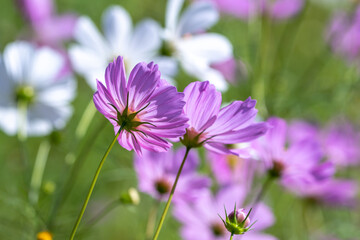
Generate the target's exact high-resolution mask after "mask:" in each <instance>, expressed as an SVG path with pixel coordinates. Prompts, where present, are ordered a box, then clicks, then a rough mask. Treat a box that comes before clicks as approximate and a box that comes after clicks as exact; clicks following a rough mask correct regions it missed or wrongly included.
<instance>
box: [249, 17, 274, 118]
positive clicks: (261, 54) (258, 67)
mask: <svg viewBox="0 0 360 240" xmlns="http://www.w3.org/2000/svg"><path fill="white" fill-rule="evenodd" d="M268 21H269V20H268V19H267V18H266V17H262V19H261V36H260V47H259V50H258V52H257V59H256V64H255V69H254V73H253V76H252V80H253V85H252V93H251V94H252V96H253V97H254V98H256V99H257V100H258V103H259V105H258V109H259V111H260V112H261V113H262V115H263V116H266V115H267V109H266V103H265V100H266V92H265V87H266V79H265V78H266V60H267V54H268V45H269V37H270V36H269V35H270V23H269V22H268Z"/></svg>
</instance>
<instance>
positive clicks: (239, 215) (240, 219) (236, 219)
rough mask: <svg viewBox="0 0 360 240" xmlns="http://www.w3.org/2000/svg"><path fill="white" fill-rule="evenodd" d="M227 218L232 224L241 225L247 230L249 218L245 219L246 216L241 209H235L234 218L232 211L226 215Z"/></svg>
mask: <svg viewBox="0 0 360 240" xmlns="http://www.w3.org/2000/svg"><path fill="white" fill-rule="evenodd" d="M228 218H229V220H230V222H232V223H243V225H244V226H243V227H244V228H247V227H248V226H249V225H250V218H249V217H247V218H246V214H245V213H244V209H243V208H240V209H237V210H236V211H235V216H234V211H232V212H231V213H230V214H229V215H228Z"/></svg>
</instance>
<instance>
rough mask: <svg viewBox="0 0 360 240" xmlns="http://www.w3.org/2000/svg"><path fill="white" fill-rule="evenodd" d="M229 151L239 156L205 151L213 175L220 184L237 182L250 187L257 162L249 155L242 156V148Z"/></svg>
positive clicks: (247, 187) (225, 184) (226, 184)
mask: <svg viewBox="0 0 360 240" xmlns="http://www.w3.org/2000/svg"><path fill="white" fill-rule="evenodd" d="M231 151H233V152H236V153H237V154H239V156H236V155H233V154H218V153H214V152H210V151H209V152H207V159H208V160H209V161H210V165H211V169H212V171H213V173H214V176H215V178H216V180H217V182H218V183H219V184H220V185H221V186H228V185H233V184H237V185H242V186H244V187H246V189H250V187H251V185H252V180H253V177H254V174H255V170H256V166H257V164H258V162H256V161H253V160H252V159H251V158H250V156H245V157H243V156H244V153H243V151H244V150H243V149H232V150H231Z"/></svg>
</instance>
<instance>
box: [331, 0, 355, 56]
mask: <svg viewBox="0 0 360 240" xmlns="http://www.w3.org/2000/svg"><path fill="white" fill-rule="evenodd" d="M327 40H328V42H329V44H330V46H331V48H332V50H333V51H334V52H335V53H337V54H339V55H340V56H342V57H344V58H345V59H346V60H347V61H349V62H354V61H356V60H359V57H360V7H358V8H357V9H356V10H355V12H354V13H352V14H346V13H344V12H339V13H337V14H336V15H335V16H334V17H333V19H332V21H331V22H330V25H329V28H328V31H327Z"/></svg>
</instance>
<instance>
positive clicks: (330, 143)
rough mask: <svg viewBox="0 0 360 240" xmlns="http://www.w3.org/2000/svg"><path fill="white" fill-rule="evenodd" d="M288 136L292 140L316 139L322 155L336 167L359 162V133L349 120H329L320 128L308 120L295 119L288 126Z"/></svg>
mask: <svg viewBox="0 0 360 240" xmlns="http://www.w3.org/2000/svg"><path fill="white" fill-rule="evenodd" d="M289 138H290V140H291V141H292V142H299V141H304V140H305V141H306V140H307V139H311V140H312V141H317V142H318V144H320V145H321V148H322V152H323V154H324V157H325V158H326V159H327V160H328V161H330V162H332V163H334V164H335V165H336V166H338V167H346V166H351V165H358V164H359V163H360V150H359V147H358V146H359V144H360V133H359V132H358V131H357V129H355V127H354V126H352V125H351V123H350V122H347V121H340V122H331V123H330V124H329V125H328V126H326V127H325V128H323V129H320V128H319V127H318V126H316V125H314V124H312V123H309V122H305V121H295V122H293V123H292V124H291V125H290V126H289Z"/></svg>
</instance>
